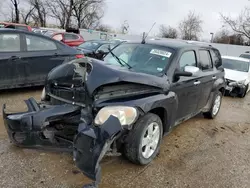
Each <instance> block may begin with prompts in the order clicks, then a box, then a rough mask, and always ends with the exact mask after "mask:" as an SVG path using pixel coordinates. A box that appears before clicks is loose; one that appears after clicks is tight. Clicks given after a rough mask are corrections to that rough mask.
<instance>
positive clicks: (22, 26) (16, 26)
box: [0, 22, 32, 31]
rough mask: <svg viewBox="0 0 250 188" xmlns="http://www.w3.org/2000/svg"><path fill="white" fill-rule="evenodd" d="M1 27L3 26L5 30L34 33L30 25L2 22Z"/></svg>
mask: <svg viewBox="0 0 250 188" xmlns="http://www.w3.org/2000/svg"><path fill="white" fill-rule="evenodd" d="M0 25H2V26H3V27H4V28H11V29H20V30H24V31H32V28H31V27H30V26H29V25H25V24H17V23H9V22H0Z"/></svg>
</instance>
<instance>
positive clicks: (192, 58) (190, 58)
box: [179, 51, 197, 70]
mask: <svg viewBox="0 0 250 188" xmlns="http://www.w3.org/2000/svg"><path fill="white" fill-rule="evenodd" d="M179 64H180V68H181V69H182V70H184V67H185V66H195V67H196V65H197V64H196V55H195V52H194V51H188V52H184V53H183V54H182V55H181V58H180V61H179Z"/></svg>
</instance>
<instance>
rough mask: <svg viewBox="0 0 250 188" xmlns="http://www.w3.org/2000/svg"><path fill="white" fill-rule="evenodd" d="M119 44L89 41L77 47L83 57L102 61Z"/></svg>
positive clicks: (105, 41) (106, 41)
mask: <svg viewBox="0 0 250 188" xmlns="http://www.w3.org/2000/svg"><path fill="white" fill-rule="evenodd" d="M120 43H121V42H119V43H117V42H111V41H108V40H89V41H86V42H84V43H83V44H81V45H79V46H78V47H77V49H78V50H80V51H81V52H82V53H83V54H84V55H85V56H87V57H93V58H96V59H102V57H103V56H105V55H106V54H107V53H108V52H109V48H110V49H112V48H114V47H115V46H116V45H119V44H120Z"/></svg>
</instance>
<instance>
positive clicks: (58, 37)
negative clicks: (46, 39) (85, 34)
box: [53, 34, 63, 41]
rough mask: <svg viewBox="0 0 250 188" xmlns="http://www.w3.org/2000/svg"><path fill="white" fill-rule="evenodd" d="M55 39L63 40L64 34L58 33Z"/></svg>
mask: <svg viewBox="0 0 250 188" xmlns="http://www.w3.org/2000/svg"><path fill="white" fill-rule="evenodd" d="M53 39H55V40H58V41H61V40H63V36H62V34H56V35H54V36H53Z"/></svg>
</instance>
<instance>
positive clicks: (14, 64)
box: [0, 32, 25, 88]
mask: <svg viewBox="0 0 250 188" xmlns="http://www.w3.org/2000/svg"><path fill="white" fill-rule="evenodd" d="M22 53H23V52H22V47H21V35H20V34H19V33H16V32H13V33H11V32H6V33H4V32H3V33H1V34H0V87H1V88H12V87H16V85H19V84H22V83H23V82H24V80H25V68H24V64H23V60H22V59H21V56H22Z"/></svg>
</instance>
